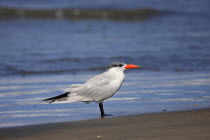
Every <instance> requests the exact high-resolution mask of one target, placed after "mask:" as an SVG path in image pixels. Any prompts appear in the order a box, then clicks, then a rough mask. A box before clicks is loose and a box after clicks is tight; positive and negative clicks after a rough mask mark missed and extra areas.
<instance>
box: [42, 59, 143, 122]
mask: <svg viewBox="0 0 210 140" xmlns="http://www.w3.org/2000/svg"><path fill="white" fill-rule="evenodd" d="M131 68H140V66H137V65H133V64H125V63H120V62H113V63H111V64H109V65H108V68H107V71H105V72H104V73H102V74H99V75H96V76H95V77H93V78H91V79H89V80H88V81H87V82H86V83H84V84H73V85H70V88H68V89H65V90H64V91H65V93H64V94H61V95H58V96H55V97H51V98H48V99H45V100H43V101H46V102H49V103H53V102H55V103H56V102H61V103H76V102H86V103H90V102H97V103H99V108H100V111H101V117H102V118H103V117H105V116H110V115H108V114H105V113H104V109H103V101H104V100H106V99H108V98H110V97H112V96H113V95H114V94H115V93H116V92H117V91H118V90H119V88H120V87H121V85H122V82H123V80H124V78H125V75H124V70H126V69H131Z"/></svg>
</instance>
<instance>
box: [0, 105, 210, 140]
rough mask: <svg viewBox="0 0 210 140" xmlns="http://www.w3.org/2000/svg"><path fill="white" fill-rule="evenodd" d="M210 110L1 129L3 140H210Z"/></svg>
mask: <svg viewBox="0 0 210 140" xmlns="http://www.w3.org/2000/svg"><path fill="white" fill-rule="evenodd" d="M209 131H210V108H208V109H199V110H190V111H175V112H161V113H152V114H140V115H133V116H122V117H110V118H105V119H100V118H98V119H91V120H81V121H73V122H61V123H50V124H41V125H31V126H22V127H8V128H0V137H1V138H2V139H4V140H13V139H21V140H36V139H51V140H56V139H58V138H59V139H63V140H65V139H78V140H83V139H129V140H130V139H161V140H164V139H165V140H166V139H170V140H173V139H174V140H175V139H176V140H177V139H183V140H184V139H185V140H187V139H198V138H204V139H209V138H210V133H209Z"/></svg>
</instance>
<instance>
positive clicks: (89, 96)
mask: <svg viewBox="0 0 210 140" xmlns="http://www.w3.org/2000/svg"><path fill="white" fill-rule="evenodd" d="M111 79H112V78H111V77H110V76H109V75H107V74H106V73H102V74H100V75H97V76H95V77H93V78H91V79H90V80H88V81H87V82H86V83H85V84H83V86H81V87H79V88H78V90H76V91H75V92H76V93H77V95H79V96H83V97H84V99H83V101H84V102H91V101H95V102H100V101H101V100H104V99H106V98H109V97H110V96H111V95H109V94H107V93H110V81H111Z"/></svg>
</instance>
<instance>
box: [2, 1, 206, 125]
mask: <svg viewBox="0 0 210 140" xmlns="http://www.w3.org/2000/svg"><path fill="white" fill-rule="evenodd" d="M0 5H4V6H12V7H26V8H55V7H59V8H69V7H73V8H137V7H138V8H139V7H143V8H144V7H147V8H156V9H159V10H163V11H168V13H167V14H164V15H160V16H155V17H151V18H149V19H146V20H144V21H114V20H112V21H110V20H64V19H60V20H49V19H10V20H0V127H10V126H22V125H30V124H40V123H50V122H61V121H72V120H81V119H90V118H98V117H100V116H99V109H98V105H97V104H95V103H91V104H84V103H75V104H50V105H49V104H44V103H43V102H42V99H44V98H47V97H51V96H54V95H58V94H60V93H63V91H62V89H64V88H66V87H67V85H69V84H75V83H84V82H85V81H86V80H87V79H88V78H90V77H92V76H93V75H95V74H99V73H101V72H103V71H104V70H105V69H106V66H107V65H108V64H109V63H111V62H113V61H120V62H124V63H133V64H138V65H141V66H142V69H140V70H139V69H138V70H137V69H136V70H130V71H126V80H125V82H124V84H123V86H122V88H121V89H120V91H119V92H118V94H116V95H115V96H114V97H112V98H110V99H109V100H107V101H106V102H105V105H104V106H105V111H106V112H107V113H110V114H113V115H114V116H122V115H131V114H140V113H151V112H162V111H163V110H166V111H175V110H186V109H187V110H189V109H199V108H206V107H209V105H210V102H209V101H210V72H209V71H210V65H209V64H210V41H209V38H210V26H209V21H210V12H209V6H208V5H209V1H208V0H200V1H197V0H191V1H188V0H177V1H172V0H167V1H166V0H147V1H143V0H139V1H137V0H133V1H130V0H122V1H114V2H113V1H110V0H107V1H105V0H100V1H85V2H84V1H79V0H74V1H73V0H61V1H54V0H47V1H45V2H43V1H37V0H36V1H35V0H30V1H29V0H27V1H26V0H10V1H8V0H0Z"/></svg>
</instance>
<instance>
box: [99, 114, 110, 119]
mask: <svg viewBox="0 0 210 140" xmlns="http://www.w3.org/2000/svg"><path fill="white" fill-rule="evenodd" d="M106 116H113V115H112V114H102V115H101V118H105V117H106Z"/></svg>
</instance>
